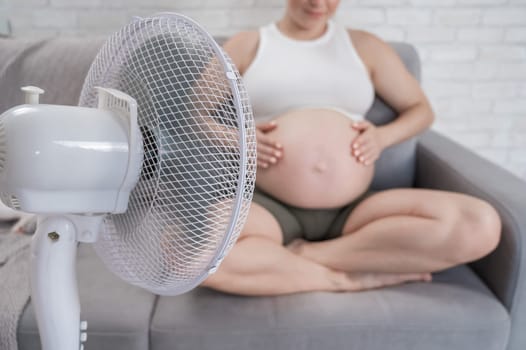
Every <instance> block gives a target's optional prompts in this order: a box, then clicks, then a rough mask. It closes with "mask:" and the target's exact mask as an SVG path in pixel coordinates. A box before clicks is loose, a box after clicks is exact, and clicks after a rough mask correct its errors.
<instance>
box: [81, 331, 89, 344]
mask: <svg viewBox="0 0 526 350" xmlns="http://www.w3.org/2000/svg"><path fill="white" fill-rule="evenodd" d="M86 340H88V333H86V332H82V333H80V341H81V342H82V343H84V342H85V341H86Z"/></svg>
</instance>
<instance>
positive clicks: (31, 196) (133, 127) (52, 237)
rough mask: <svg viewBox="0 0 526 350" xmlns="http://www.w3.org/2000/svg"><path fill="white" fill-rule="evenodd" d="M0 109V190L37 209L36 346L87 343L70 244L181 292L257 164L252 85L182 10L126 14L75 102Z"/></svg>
mask: <svg viewBox="0 0 526 350" xmlns="http://www.w3.org/2000/svg"><path fill="white" fill-rule="evenodd" d="M23 90H24V91H25V92H26V104H24V105H20V106H17V107H14V108H12V109H10V110H8V111H7V112H5V113H4V114H2V115H1V116H0V195H1V198H2V201H3V202H4V203H5V204H7V205H8V206H9V207H11V208H13V209H17V210H21V211H25V212H31V213H37V214H39V217H38V228H37V232H36V233H35V236H34V237H33V241H32V246H31V255H32V257H31V259H32V262H31V269H32V273H31V284H32V302H33V304H34V307H35V312H36V316H37V323H38V327H39V330H40V335H41V342H42V348H43V349H44V350H71V349H79V348H80V349H82V347H83V344H82V342H83V341H85V338H86V333H84V332H82V333H81V330H82V331H84V330H85V329H86V327H87V325H86V323H85V322H82V324H81V322H80V307H79V301H78V292H77V287H76V281H75V278H76V276H75V258H76V249H77V242H92V243H94V244H95V250H96V252H97V253H98V255H99V256H100V258H101V260H102V261H103V262H104V263H105V264H106V265H107V267H108V268H109V269H110V270H111V271H112V272H114V273H115V274H116V275H118V276H119V277H121V278H122V279H124V280H125V281H127V282H129V283H131V284H134V285H136V286H140V287H142V288H145V289H147V290H149V291H151V292H153V293H157V294H163V295H176V294H180V293H183V292H186V291H188V290H190V289H192V288H194V287H195V286H197V285H198V284H199V283H200V282H202V281H203V280H204V279H205V278H206V277H207V276H208V275H209V274H210V273H213V272H214V271H215V269H217V267H218V265H219V263H220V262H221V261H222V259H223V258H224V256H225V254H226V253H227V252H228V250H229V249H230V248H231V247H232V245H233V244H234V243H235V240H236V239H237V237H238V235H239V232H240V230H241V228H242V226H243V224H244V222H245V219H246V217H247V214H248V209H249V207H250V202H251V199H252V193H253V190H254V184H255V171H256V139H255V128H254V121H253V118H252V113H251V109H250V106H249V104H248V96H247V94H246V91H245V89H244V87H243V85H242V83H241V78H240V76H239V73H238V72H237V70H236V69H235V67H234V66H233V65H232V63H231V62H230V60H229V58H228V57H227V56H226V55H225V54H224V53H223V51H222V50H221V48H220V47H219V46H218V45H217V44H216V42H215V41H214V40H213V39H212V38H211V36H210V35H209V34H207V33H206V32H205V31H204V30H203V29H202V28H201V27H200V26H199V25H198V24H196V23H195V22H194V21H192V20H191V19H189V18H187V17H184V16H182V15H178V14H171V13H164V14H159V15H155V16H153V17H150V18H135V19H134V20H133V21H132V22H131V23H130V24H128V25H127V26H125V27H124V28H122V29H121V30H120V31H119V32H117V33H115V34H114V35H113V36H111V37H110V38H109V40H108V41H107V42H106V43H105V44H104V46H103V47H102V49H101V51H100V52H99V54H98V55H97V57H96V58H95V61H94V62H93V64H92V66H91V68H90V71H89V73H88V76H87V78H86V80H85V82H84V86H83V89H82V92H81V96H80V103H79V105H80V106H78V107H73V106H56V105H45V104H38V95H39V94H40V93H43V91H42V90H40V89H39V88H36V87H25V88H23Z"/></svg>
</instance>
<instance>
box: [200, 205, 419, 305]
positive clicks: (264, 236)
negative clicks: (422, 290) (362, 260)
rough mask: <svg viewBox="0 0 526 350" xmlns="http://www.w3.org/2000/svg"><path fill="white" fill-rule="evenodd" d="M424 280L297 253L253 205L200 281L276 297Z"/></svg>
mask: <svg viewBox="0 0 526 350" xmlns="http://www.w3.org/2000/svg"><path fill="white" fill-rule="evenodd" d="M427 278H428V276H427V275H426V274H371V273H363V274H353V275H349V274H346V273H344V272H341V271H336V270H333V269H330V268H327V267H325V266H323V265H321V264H318V263H316V262H314V261H311V260H308V259H305V258H303V257H300V256H298V255H296V254H294V253H292V252H291V251H290V250H288V249H286V248H285V247H283V246H282V232H281V228H280V226H279V224H278V222H277V221H276V219H275V218H274V217H273V216H272V214H270V212H269V211H268V210H266V209H265V208H263V207H262V206H260V205H258V204H257V203H252V206H251V208H250V212H249V214H248V218H247V222H246V224H245V226H244V227H243V232H242V233H241V235H240V237H239V239H238V241H237V242H236V244H235V245H234V247H233V248H232V250H231V251H230V253H229V254H228V255H227V257H226V258H225V260H224V261H223V263H222V264H221V265H220V267H219V269H218V270H217V272H216V273H215V274H213V275H211V276H210V277H209V278H208V279H207V280H205V281H204V283H203V284H202V285H203V286H206V287H210V288H213V289H217V290H220V291H223V292H227V293H234V294H242V295H280V294H289V293H296V292H307V291H358V290H364V289H371V288H378V287H381V286H385V285H393V284H399V283H403V282H406V281H412V280H426V279H427Z"/></svg>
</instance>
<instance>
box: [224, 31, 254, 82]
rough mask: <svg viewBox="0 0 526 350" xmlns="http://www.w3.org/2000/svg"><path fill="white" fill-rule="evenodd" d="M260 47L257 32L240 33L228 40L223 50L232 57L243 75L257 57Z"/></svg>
mask: <svg viewBox="0 0 526 350" xmlns="http://www.w3.org/2000/svg"><path fill="white" fill-rule="evenodd" d="M258 45H259V33H258V32H257V31H250V32H240V33H238V34H236V35H234V36H233V37H231V38H230V39H228V40H227V41H226V42H225V43H224V44H223V49H224V50H225V51H226V53H227V54H228V56H230V58H231V59H232V62H233V63H234V64H235V65H236V67H237V70H238V71H239V73H240V74H241V75H243V74H245V71H246V70H247V68H248V66H249V65H250V63H252V61H253V60H254V57H256V52H257V48H258Z"/></svg>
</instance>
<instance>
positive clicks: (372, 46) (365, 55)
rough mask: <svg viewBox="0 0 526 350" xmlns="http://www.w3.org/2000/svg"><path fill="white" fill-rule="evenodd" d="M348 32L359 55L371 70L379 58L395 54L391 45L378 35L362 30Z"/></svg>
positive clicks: (349, 30)
mask: <svg viewBox="0 0 526 350" xmlns="http://www.w3.org/2000/svg"><path fill="white" fill-rule="evenodd" d="M347 32H348V33H349V36H350V38H351V41H352V43H353V46H354V47H355V49H356V51H357V52H358V55H359V56H360V57H361V58H362V60H363V61H364V63H365V64H366V65H367V66H368V67H369V68H372V67H373V66H374V64H375V62H376V61H378V58H380V57H385V56H391V55H392V54H393V53H394V50H393V48H392V47H391V45H389V44H388V43H387V42H386V41H385V40H383V39H382V38H380V37H379V36H377V35H376V34H373V33H371V32H368V31H365V30H361V29H347Z"/></svg>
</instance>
